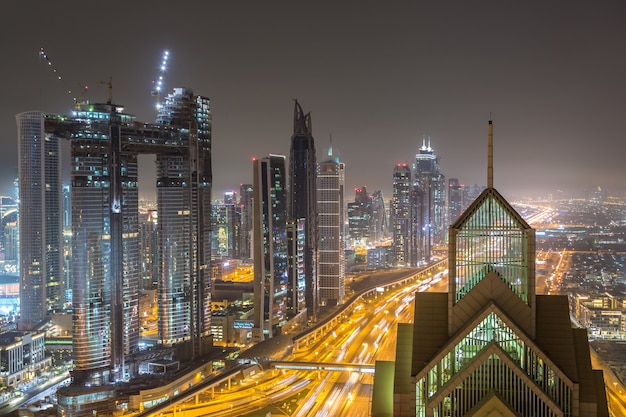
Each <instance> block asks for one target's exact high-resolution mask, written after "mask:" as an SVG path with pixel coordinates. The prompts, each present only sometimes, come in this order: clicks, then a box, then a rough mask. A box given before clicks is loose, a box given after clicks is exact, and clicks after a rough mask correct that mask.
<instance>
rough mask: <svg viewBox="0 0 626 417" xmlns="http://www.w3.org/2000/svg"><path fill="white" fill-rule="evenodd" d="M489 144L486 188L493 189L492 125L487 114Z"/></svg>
mask: <svg viewBox="0 0 626 417" xmlns="http://www.w3.org/2000/svg"><path fill="white" fill-rule="evenodd" d="M488 137H489V143H488V145H487V188H493V123H492V122H491V112H489V128H488Z"/></svg>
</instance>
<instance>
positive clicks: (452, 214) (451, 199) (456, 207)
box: [448, 178, 464, 223]
mask: <svg viewBox="0 0 626 417" xmlns="http://www.w3.org/2000/svg"><path fill="white" fill-rule="evenodd" d="M463 195H464V190H463V185H461V184H460V183H459V180H458V179H457V178H450V180H448V218H449V219H450V221H451V222H453V223H454V222H455V221H456V219H458V218H459V216H460V215H461V213H462V212H463V208H464V201H463Z"/></svg>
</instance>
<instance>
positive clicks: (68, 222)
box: [63, 185, 74, 309]
mask: <svg viewBox="0 0 626 417" xmlns="http://www.w3.org/2000/svg"><path fill="white" fill-rule="evenodd" d="M73 287H74V285H73V282H72V191H71V188H70V186H69V185H63V289H64V290H65V294H64V298H63V302H64V304H65V305H66V306H67V308H68V309H69V308H71V307H72V298H73V297H72V288H73Z"/></svg>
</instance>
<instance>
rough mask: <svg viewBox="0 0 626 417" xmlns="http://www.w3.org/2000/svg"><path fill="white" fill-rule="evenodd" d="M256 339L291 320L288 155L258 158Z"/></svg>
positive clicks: (255, 225) (255, 175) (272, 333)
mask: <svg viewBox="0 0 626 417" xmlns="http://www.w3.org/2000/svg"><path fill="white" fill-rule="evenodd" d="M253 163H254V185H253V189H254V328H253V334H252V338H253V341H256V342H259V341H263V340H265V339H268V338H271V337H273V336H276V335H278V334H280V327H281V326H282V325H283V324H284V322H285V321H286V319H287V300H286V297H287V287H288V260H287V256H288V254H287V245H288V241H287V188H286V180H287V167H286V164H285V157H284V156H282V155H270V156H269V157H266V158H261V159H255V160H254V162H253Z"/></svg>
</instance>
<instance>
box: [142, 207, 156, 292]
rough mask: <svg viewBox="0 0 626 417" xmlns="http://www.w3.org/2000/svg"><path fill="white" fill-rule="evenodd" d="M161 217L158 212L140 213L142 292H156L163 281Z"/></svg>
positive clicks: (147, 211)
mask: <svg viewBox="0 0 626 417" xmlns="http://www.w3.org/2000/svg"><path fill="white" fill-rule="evenodd" d="M159 242H160V239H159V215H158V212H157V211H156V210H142V211H140V212H139V253H140V256H141V265H142V268H141V283H140V285H139V288H141V289H142V290H154V289H157V288H158V287H159V280H160V279H161V258H160V255H159Z"/></svg>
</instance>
